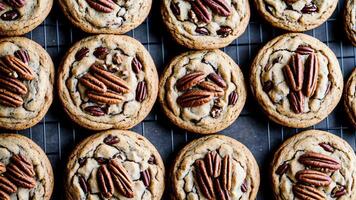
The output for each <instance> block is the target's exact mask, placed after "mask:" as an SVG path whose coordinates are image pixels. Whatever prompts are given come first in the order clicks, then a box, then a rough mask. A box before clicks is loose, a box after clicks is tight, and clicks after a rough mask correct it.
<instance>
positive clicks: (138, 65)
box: [131, 57, 143, 74]
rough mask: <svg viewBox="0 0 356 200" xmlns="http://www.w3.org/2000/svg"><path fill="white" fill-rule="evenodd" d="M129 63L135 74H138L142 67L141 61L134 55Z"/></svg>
mask: <svg viewBox="0 0 356 200" xmlns="http://www.w3.org/2000/svg"><path fill="white" fill-rule="evenodd" d="M131 65H132V70H133V71H134V72H135V73H136V74H138V73H139V72H140V71H141V70H142V68H143V66H142V63H141V62H140V61H139V60H138V59H137V58H136V57H135V58H134V59H132V63H131Z"/></svg>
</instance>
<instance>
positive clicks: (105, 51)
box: [89, 0, 111, 60]
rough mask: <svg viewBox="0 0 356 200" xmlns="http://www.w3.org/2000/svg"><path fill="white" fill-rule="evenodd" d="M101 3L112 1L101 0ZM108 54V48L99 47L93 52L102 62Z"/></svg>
mask: <svg viewBox="0 0 356 200" xmlns="http://www.w3.org/2000/svg"><path fill="white" fill-rule="evenodd" d="M89 1H92V0H89ZM99 1H111V0H99ZM108 54H109V49H108V48H106V47H97V48H95V50H94V52H93V55H94V56H95V57H97V58H99V59H101V60H104V59H105V58H106V56H107V55H108Z"/></svg>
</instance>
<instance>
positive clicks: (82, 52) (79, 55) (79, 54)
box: [74, 47, 89, 61]
mask: <svg viewBox="0 0 356 200" xmlns="http://www.w3.org/2000/svg"><path fill="white" fill-rule="evenodd" d="M88 53H89V49H88V48H87V47H83V48H81V49H80V50H79V51H77V53H76V54H75V56H74V57H75V60H77V61H80V60H81V59H83V58H84V57H85V56H86V55H88Z"/></svg>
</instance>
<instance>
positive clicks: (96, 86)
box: [79, 73, 107, 93]
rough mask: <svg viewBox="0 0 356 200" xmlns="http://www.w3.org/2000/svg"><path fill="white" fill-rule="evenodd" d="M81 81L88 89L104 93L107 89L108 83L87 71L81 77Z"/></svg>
mask: <svg viewBox="0 0 356 200" xmlns="http://www.w3.org/2000/svg"><path fill="white" fill-rule="evenodd" d="M79 82H80V83H81V84H83V85H84V86H85V87H87V88H88V89H90V90H92V91H95V92H97V93H104V92H106V91H107V88H106V85H105V84H104V83H103V82H101V81H100V80H98V79H97V78H96V77H94V76H93V75H91V74H89V73H86V74H84V76H82V77H80V79H79Z"/></svg>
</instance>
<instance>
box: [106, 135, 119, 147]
mask: <svg viewBox="0 0 356 200" xmlns="http://www.w3.org/2000/svg"><path fill="white" fill-rule="evenodd" d="M119 142H120V139H119V138H118V137H117V136H113V135H108V136H107V137H106V138H105V139H104V143H105V144H107V145H113V144H116V143H119Z"/></svg>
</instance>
